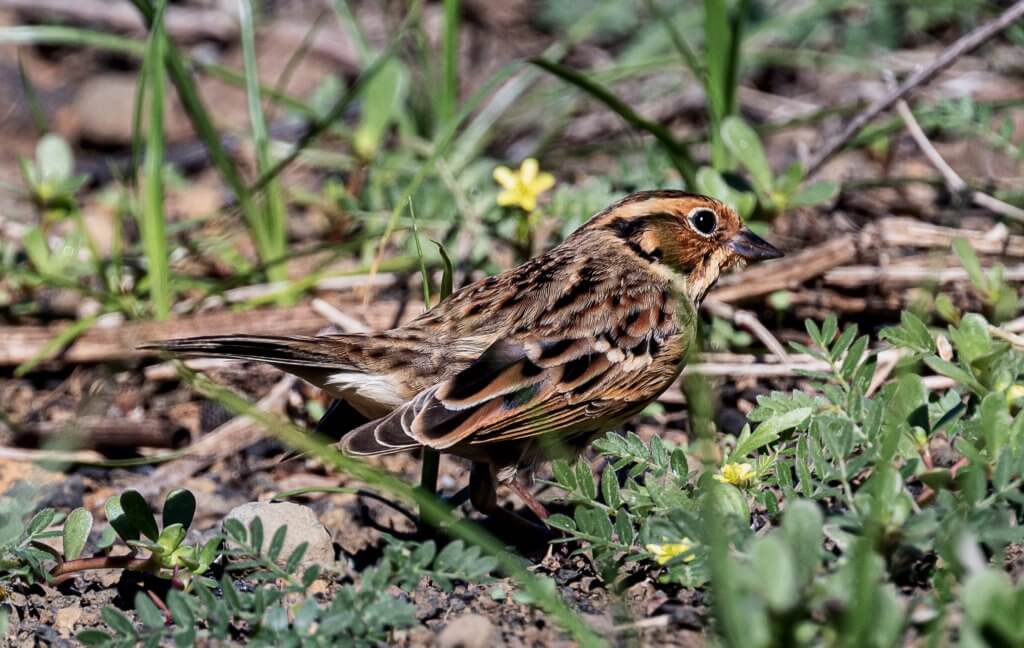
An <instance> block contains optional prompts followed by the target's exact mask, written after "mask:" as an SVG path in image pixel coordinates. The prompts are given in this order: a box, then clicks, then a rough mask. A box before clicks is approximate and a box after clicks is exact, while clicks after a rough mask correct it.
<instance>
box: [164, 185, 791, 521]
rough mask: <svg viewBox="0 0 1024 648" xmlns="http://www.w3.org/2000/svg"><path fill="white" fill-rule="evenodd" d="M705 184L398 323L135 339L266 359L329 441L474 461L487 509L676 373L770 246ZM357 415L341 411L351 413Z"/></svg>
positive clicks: (648, 194) (603, 215) (348, 448)
mask: <svg viewBox="0 0 1024 648" xmlns="http://www.w3.org/2000/svg"><path fill="white" fill-rule="evenodd" d="M781 256H782V253H781V252H780V251H779V250H778V249H776V248H775V247H774V246H773V245H771V244H770V243H768V242H767V241H765V240H764V239H762V238H760V237H759V236H757V235H756V234H754V233H753V232H752V231H751V230H750V229H749V228H747V227H745V226H744V225H743V223H742V221H741V219H740V217H739V215H738V214H737V213H736V211H735V210H733V209H732V208H731V207H729V206H728V205H726V204H725V203H723V202H721V201H719V200H716V199H714V198H711V197H708V196H704V195H700V194H695V193H689V192H685V191H680V190H652V191H642V192H638V193H634V194H631V195H628V196H626V197H624V198H622V199H620V200H618V201H617V202H615V203H614V204H612V205H610V206H609V207H607V208H605V209H603V210H601V211H600V212H598V213H597V214H595V215H594V216H592V217H591V218H590V219H589V220H587V221H586V222H585V223H584V224H583V225H581V226H580V227H579V228H578V229H576V230H575V231H574V232H573V233H572V234H570V235H569V236H568V237H567V238H566V239H565V240H564V241H562V242H561V243H560V244H558V245H557V246H555V247H553V248H552V249H551V250H549V251H548V252H547V253H545V254H542V255H540V256H537V257H534V258H533V259H531V260H529V261H526V262H525V263H523V264H521V265H519V266H517V267H514V268H512V269H510V270H507V271H505V272H502V273H500V274H497V275H494V276H490V277H487V278H484V279H481V280H479V281H476V282H475V283H472V284H469V285H467V286H465V287H463V288H461V289H459V290H457V291H455V292H453V293H452V294H451V295H449V296H448V297H447V298H446V299H444V300H442V301H440V302H439V303H438V304H436V305H435V306H434V307H433V308H431V309H429V310H428V311H426V312H424V313H423V314H422V315H420V316H419V317H417V318H415V319H413V320H412V321H410V322H408V323H406V324H403V325H402V326H399V327H397V328H394V329H391V330H387V331H381V332H371V333H348V334H332V335H321V336H290V335H225V336H206V337H193V338H183V339H175V340H167V341H158V342H153V343H150V344H147V345H144V348H145V349H149V350H155V351H161V352H168V353H172V354H182V355H190V356H195V355H201V356H215V357H224V358H235V359H241V360H250V361H259V362H264V363H269V364H270V365H273V366H275V367H277V368H279V369H282V370H284V371H287V372H290V373H292V374H294V375H296V376H298V377H299V378H302V379H304V380H306V381H308V382H310V383H312V384H313V385H315V386H317V387H319V388H321V389H323V390H324V391H326V392H327V393H328V394H329V395H330V396H332V397H333V398H335V399H337V400H336V401H335V404H334V405H333V406H332V407H331V408H329V409H328V412H327V413H326V414H325V416H324V418H323V420H321V422H320V424H319V425H318V429H325V428H331V427H336V426H344V427H346V428H348V427H351V428H354V429H351V430H350V431H348V432H347V433H346V434H344V436H342V440H341V447H342V449H343V450H344V451H345V452H346V453H348V454H350V455H355V456H377V455H386V454H391V453H397V452H403V451H408V450H413V449H416V448H431V449H434V450H436V451H439V452H441V453H447V454H451V455H455V456H457V457H461V458H463V459H468V460H469V461H470V462H472V465H471V471H470V480H469V481H470V483H469V488H468V490H469V499H470V500H471V502H472V504H473V506H474V507H475V508H476V509H477V510H478V511H480V512H481V513H484V514H486V515H488V516H500V517H504V518H506V519H508V518H509V516H512V517H513V518H519V519H518V520H509V521H512V522H521V521H523V519H522V518H521V517H520V516H518V515H517V514H515V513H513V512H511V511H506V509H504V508H502V507H500V506H498V503H497V487H498V485H499V484H504V485H507V486H509V487H510V488H511V490H513V491H514V492H515V493H516V494H518V495H519V497H520V498H521V499H522V500H523V502H524V504H526V506H527V507H528V508H530V509H531V510H532V511H533V512H534V513H535V514H536V515H537V517H538V518H540V519H541V520H544V519H545V518H546V516H547V511H546V509H545V508H544V506H543V505H542V504H540V503H539V502H538V501H536V499H535V498H534V497H533V495H532V494H531V493H530V492H529V490H528V489H527V488H526V487H525V485H524V484H523V483H522V481H521V480H520V479H519V478H518V476H519V475H520V474H521V473H523V472H524V471H529V470H531V469H532V468H533V467H534V466H536V465H537V464H539V463H541V462H543V461H546V460H551V459H557V458H567V459H573V458H575V457H577V456H578V455H579V454H580V453H581V452H582V451H583V450H584V449H585V448H586V447H587V445H588V444H589V443H590V442H591V441H592V440H594V439H595V438H596V437H598V436H599V435H602V434H604V433H606V432H608V431H610V430H613V429H616V428H618V427H619V426H621V425H623V424H624V423H626V422H627V421H628V420H629V419H631V418H632V417H634V416H635V415H637V414H638V413H639V412H641V411H642V410H643V409H644V408H645V407H646V406H647V405H648V404H649V403H651V402H652V401H653V400H655V399H656V398H657V397H658V396H659V395H660V394H661V393H662V392H664V391H665V390H666V389H667V388H668V387H669V386H670V385H671V384H672V383H673V382H674V381H675V380H676V378H677V377H678V376H679V374H680V372H681V371H682V369H683V366H684V364H685V359H686V358H687V354H688V352H689V350H690V349H691V348H692V347H693V345H694V343H695V337H696V331H697V323H698V322H697V319H698V318H697V310H698V308H699V307H700V304H701V302H702V300H703V299H704V298H705V296H706V295H707V294H708V291H709V290H710V289H711V287H712V286H713V285H714V284H715V282H716V281H717V280H718V278H719V276H720V275H721V274H722V273H723V272H725V271H727V270H729V269H731V268H733V267H734V266H737V265H738V264H741V263H745V262H751V261H761V260H768V259H774V258H778V257H781ZM353 419H355V420H356V423H355V424H353V423H352V420H353Z"/></svg>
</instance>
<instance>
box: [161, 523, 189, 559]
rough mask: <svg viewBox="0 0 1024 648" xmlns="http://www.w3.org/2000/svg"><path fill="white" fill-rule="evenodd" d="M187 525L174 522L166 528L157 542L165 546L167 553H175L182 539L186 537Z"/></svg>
mask: <svg viewBox="0 0 1024 648" xmlns="http://www.w3.org/2000/svg"><path fill="white" fill-rule="evenodd" d="M185 533H186V531H185V527H183V526H181V525H180V524H172V525H171V526H169V527H166V528H164V530H163V531H162V532H161V533H160V536H159V537H158V538H157V540H156V543H157V544H158V545H160V547H162V548H163V550H164V553H165V554H171V553H174V550H175V549H177V548H178V546H179V545H181V542H182V540H184V539H185Z"/></svg>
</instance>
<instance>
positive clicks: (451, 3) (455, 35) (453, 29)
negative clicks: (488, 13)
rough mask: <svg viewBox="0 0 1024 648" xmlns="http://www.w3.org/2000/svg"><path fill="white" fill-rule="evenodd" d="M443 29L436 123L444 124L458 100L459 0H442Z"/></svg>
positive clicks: (452, 115)
mask: <svg viewBox="0 0 1024 648" xmlns="http://www.w3.org/2000/svg"><path fill="white" fill-rule="evenodd" d="M443 29H444V32H443V34H442V35H441V96H440V101H439V103H438V109H437V123H438V124H445V123H447V122H448V121H449V120H450V119H451V118H452V117H454V116H455V106H457V105H458V101H459V77H458V74H459V0H444V27H443Z"/></svg>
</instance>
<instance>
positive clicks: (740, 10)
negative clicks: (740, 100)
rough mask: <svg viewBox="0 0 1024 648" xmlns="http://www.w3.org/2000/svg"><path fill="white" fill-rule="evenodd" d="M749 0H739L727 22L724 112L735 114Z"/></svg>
mask: <svg viewBox="0 0 1024 648" xmlns="http://www.w3.org/2000/svg"><path fill="white" fill-rule="evenodd" d="M749 4H750V0H739V3H738V4H737V5H736V12H735V13H733V15H732V20H731V21H730V22H729V24H730V26H731V30H730V31H731V34H730V36H729V56H728V58H727V59H726V68H725V72H726V75H725V88H724V89H725V114H726V115H735V114H736V111H737V108H738V107H737V105H736V95H737V90H738V89H739V83H740V76H739V75H740V63H741V62H742V56H743V50H742V48H743V32H744V31H745V27H746V24H747V11H748V10H749V6H748V5H749Z"/></svg>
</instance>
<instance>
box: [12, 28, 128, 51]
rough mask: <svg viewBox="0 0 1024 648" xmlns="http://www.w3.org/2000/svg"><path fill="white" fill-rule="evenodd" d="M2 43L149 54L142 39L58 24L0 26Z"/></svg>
mask: <svg viewBox="0 0 1024 648" xmlns="http://www.w3.org/2000/svg"><path fill="white" fill-rule="evenodd" d="M0 44H14V45H39V44H48V45H72V46H78V47H95V48H96V49H102V50H106V51H108V52H119V53H121V54H128V55H130V56H135V57H137V58H142V57H143V56H145V54H146V43H144V42H143V41H139V40H134V39H131V38H124V37H123V36H115V35H113V34H105V33H103V32H98V31H93V30H91V29H79V28H77V27H60V26H56V25H32V26H20V27H4V28H2V29H0Z"/></svg>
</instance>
